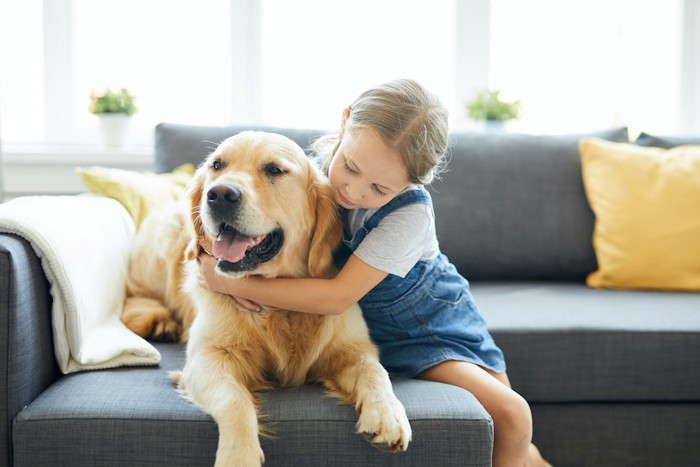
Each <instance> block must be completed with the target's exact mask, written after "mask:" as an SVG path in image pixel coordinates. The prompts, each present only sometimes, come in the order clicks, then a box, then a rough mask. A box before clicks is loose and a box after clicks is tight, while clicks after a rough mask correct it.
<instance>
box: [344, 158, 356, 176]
mask: <svg viewBox="0 0 700 467" xmlns="http://www.w3.org/2000/svg"><path fill="white" fill-rule="evenodd" d="M343 165H344V166H345V170H347V171H348V172H350V173H351V174H357V170H353V169H352V168H351V167H350V166H349V165H348V161H345V162H343Z"/></svg>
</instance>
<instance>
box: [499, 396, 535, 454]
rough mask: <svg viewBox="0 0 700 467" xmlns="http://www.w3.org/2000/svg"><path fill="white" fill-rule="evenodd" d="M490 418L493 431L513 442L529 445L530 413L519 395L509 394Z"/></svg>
mask: <svg viewBox="0 0 700 467" xmlns="http://www.w3.org/2000/svg"><path fill="white" fill-rule="evenodd" d="M491 417H492V418H493V423H494V427H495V429H496V430H497V431H498V432H500V433H502V434H503V435H505V436H507V437H508V438H510V439H512V440H513V441H514V442H522V443H527V444H529V443H530V441H531V440H532V412H531V411H530V405H529V404H528V403H527V401H526V400H525V399H524V398H523V397H522V396H520V394H518V393H516V392H511V395H510V396H509V397H508V398H507V400H505V401H503V404H502V405H501V406H500V407H499V409H498V410H497V411H496V413H493V414H491Z"/></svg>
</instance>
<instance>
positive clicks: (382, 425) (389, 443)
mask: <svg viewBox="0 0 700 467" xmlns="http://www.w3.org/2000/svg"><path fill="white" fill-rule="evenodd" d="M358 412H359V415H360V416H359V418H358V420H357V425H356V429H357V432H358V433H361V434H362V435H363V436H364V437H365V438H366V439H367V441H369V442H370V443H371V444H372V446H374V447H375V448H377V449H379V450H381V451H388V452H399V451H405V450H406V449H407V448H408V443H409V442H410V441H411V425H410V423H409V422H408V417H407V416H406V410H405V409H404V408H403V405H401V402H399V400H398V399H394V400H392V401H377V402H365V403H364V404H363V405H362V406H361V407H359V408H358Z"/></svg>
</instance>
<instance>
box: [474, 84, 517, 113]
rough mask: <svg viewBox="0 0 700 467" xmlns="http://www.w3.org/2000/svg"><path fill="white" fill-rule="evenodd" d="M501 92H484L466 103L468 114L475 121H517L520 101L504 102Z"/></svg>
mask: <svg viewBox="0 0 700 467" xmlns="http://www.w3.org/2000/svg"><path fill="white" fill-rule="evenodd" d="M499 94H500V91H488V90H486V91H482V92H480V93H479V94H477V95H476V97H475V98H474V99H472V100H470V101H467V102H466V108H467V113H468V114H469V117H470V118H472V119H473V120H497V121H507V120H517V119H518V117H520V102H519V101H511V102H508V101H504V100H501V98H500V97H499Z"/></svg>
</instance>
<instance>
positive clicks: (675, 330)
mask: <svg viewBox="0 0 700 467" xmlns="http://www.w3.org/2000/svg"><path fill="white" fill-rule="evenodd" d="M472 292H473V294H474V297H475V300H476V303H477V305H478V307H479V310H480V311H481V313H482V314H483V316H484V317H485V318H486V320H487V322H488V324H489V328H490V329H491V332H492V334H493V336H494V339H495V340H496V343H497V344H498V345H499V346H500V347H501V348H502V350H503V351H504V353H505V356H506V363H507V365H508V370H507V371H508V375H509V377H510V380H511V383H512V385H513V388H514V389H515V390H516V391H518V392H519V393H520V394H521V395H523V397H525V398H526V399H527V400H529V401H531V402H535V401H539V402H585V401H609V402H613V401H700V294H698V293H683V292H654V291H622V290H601V289H592V288H589V287H587V286H586V285H584V284H583V283H567V282H562V283H555V282H542V283H527V282H500V283H499V282H480V283H473V284H472Z"/></svg>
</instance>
